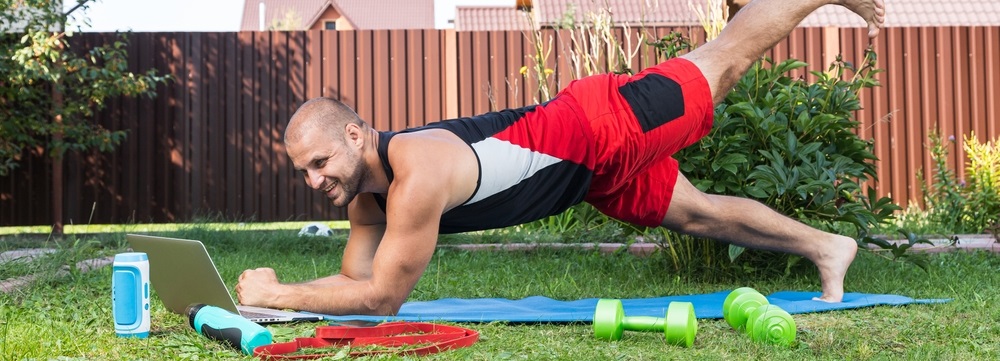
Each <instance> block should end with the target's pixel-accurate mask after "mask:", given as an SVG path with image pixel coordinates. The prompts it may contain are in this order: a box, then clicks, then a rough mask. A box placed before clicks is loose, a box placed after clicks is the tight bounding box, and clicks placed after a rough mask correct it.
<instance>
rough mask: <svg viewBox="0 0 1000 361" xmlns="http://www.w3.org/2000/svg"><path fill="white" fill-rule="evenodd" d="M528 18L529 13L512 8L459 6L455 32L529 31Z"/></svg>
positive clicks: (456, 12)
mask: <svg viewBox="0 0 1000 361" xmlns="http://www.w3.org/2000/svg"><path fill="white" fill-rule="evenodd" d="M529 16H531V13H528V12H524V11H520V10H517V9H515V8H514V7H513V6H459V7H458V8H457V9H456V11H455V30H457V31H501V30H504V31H506V30H531V29H532V27H531V21H530V20H529V18H528V17H529Z"/></svg>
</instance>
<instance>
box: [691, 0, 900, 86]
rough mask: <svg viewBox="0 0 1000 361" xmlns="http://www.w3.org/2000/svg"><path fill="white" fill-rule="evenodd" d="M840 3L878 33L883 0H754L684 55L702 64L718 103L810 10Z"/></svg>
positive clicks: (881, 20)
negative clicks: (711, 37)
mask: <svg viewBox="0 0 1000 361" xmlns="http://www.w3.org/2000/svg"><path fill="white" fill-rule="evenodd" d="M830 4H839V5H843V6H844V7H846V8H848V9H850V10H851V11H854V12H855V13H857V14H858V15H859V16H861V17H862V18H864V19H865V21H867V22H868V36H870V37H875V36H876V35H878V31H879V29H880V28H881V27H882V23H883V21H884V18H885V5H884V4H883V2H882V0H754V1H751V2H750V4H748V5H747V6H746V7H744V8H743V9H742V10H740V12H739V13H737V14H736V16H734V17H733V19H732V20H731V21H730V22H729V24H728V25H726V28H725V29H724V30H723V31H722V33H721V34H719V37H718V38H716V39H715V40H712V41H710V42H708V43H706V44H704V45H702V46H699V47H698V48H696V49H695V50H693V51H691V52H690V53H687V54H685V55H683V56H681V57H682V58H684V59H687V60H689V61H691V62H692V63H694V64H695V65H697V66H698V68H699V69H701V71H702V74H704V75H705V78H706V79H708V85H709V87H710V88H711V89H712V98H713V100H714V101H715V103H716V104H718V103H719V102H721V101H722V100H723V99H725V97H726V94H727V93H729V91H730V90H731V89H732V88H733V86H734V85H735V84H736V82H737V81H738V80H739V79H740V77H742V76H743V74H744V73H746V71H747V69H749V68H750V65H752V64H753V63H754V62H755V61H757V60H758V59H759V58H760V57H761V55H763V54H764V52H765V51H767V50H768V49H771V48H773V47H774V45H776V44H777V43H778V41H781V39H784V38H785V37H787V36H788V34H790V33H791V32H792V30H794V29H795V27H796V26H798V24H799V23H801V22H802V20H803V19H805V18H806V16H808V15H809V14H810V13H812V12H813V11H815V10H816V9H818V8H819V7H821V6H823V5H830Z"/></svg>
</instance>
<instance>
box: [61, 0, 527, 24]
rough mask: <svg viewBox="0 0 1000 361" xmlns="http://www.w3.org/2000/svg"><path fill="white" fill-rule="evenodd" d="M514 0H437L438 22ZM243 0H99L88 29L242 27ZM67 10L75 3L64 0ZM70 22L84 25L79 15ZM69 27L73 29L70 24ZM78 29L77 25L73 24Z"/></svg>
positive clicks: (90, 12)
mask: <svg viewBox="0 0 1000 361" xmlns="http://www.w3.org/2000/svg"><path fill="white" fill-rule="evenodd" d="M317 1H320V0H317ZM514 2H515V0H434V17H435V21H434V23H435V26H436V27H438V28H450V27H452V26H451V25H450V24H448V20H449V19H452V18H454V16H455V6H458V5H510V6H514ZM243 3H244V0H97V2H94V3H91V5H90V8H89V9H87V11H86V13H85V14H86V16H87V17H88V18H89V19H90V26H89V27H88V26H83V27H82V28H80V30H81V31H85V32H113V31H128V30H131V31H134V32H149V31H205V32H212V31H239V27H240V21H241V20H242V18H243ZM64 4H65V8H66V10H69V9H70V8H72V7H73V5H75V4H76V1H75V0H64ZM190 8H197V9H198V10H199V11H189V10H187V9H190ZM70 24H71V26H73V25H74V24H75V25H82V21H81V20H80V19H76V20H75V21H72V20H71V21H70ZM67 29H70V28H69V27H67ZM73 29H74V30H75V28H73Z"/></svg>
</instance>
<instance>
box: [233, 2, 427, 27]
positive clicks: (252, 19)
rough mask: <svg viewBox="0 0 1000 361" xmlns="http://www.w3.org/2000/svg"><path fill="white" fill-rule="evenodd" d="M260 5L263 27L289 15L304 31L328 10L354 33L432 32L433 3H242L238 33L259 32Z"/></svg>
mask: <svg viewBox="0 0 1000 361" xmlns="http://www.w3.org/2000/svg"><path fill="white" fill-rule="evenodd" d="M261 3H263V4H264V6H265V9H264V16H265V18H264V24H265V25H270V24H272V23H273V22H274V21H276V20H281V19H283V18H284V17H285V14H287V13H288V12H289V11H292V12H294V14H295V17H297V18H298V19H300V21H301V24H300V25H301V27H302V29H306V28H308V26H309V25H312V22H315V21H316V20H317V17H318V16H319V15H320V14H322V13H323V11H324V10H326V9H327V8H328V7H330V6H332V7H334V9H336V10H337V12H339V13H341V14H342V15H343V16H344V17H345V18H347V20H348V21H349V22H350V23H351V24H353V25H354V28H356V29H433V28H434V0H245V2H244V4H243V20H242V22H241V24H240V30H259V29H260V15H259V9H260V4H261ZM265 28H266V26H265Z"/></svg>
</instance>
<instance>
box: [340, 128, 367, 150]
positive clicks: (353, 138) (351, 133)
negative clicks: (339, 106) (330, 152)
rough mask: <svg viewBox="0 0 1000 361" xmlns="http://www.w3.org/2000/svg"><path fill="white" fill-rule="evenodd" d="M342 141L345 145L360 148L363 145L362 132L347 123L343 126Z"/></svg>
mask: <svg viewBox="0 0 1000 361" xmlns="http://www.w3.org/2000/svg"><path fill="white" fill-rule="evenodd" d="M344 138H345V139H344V140H345V141H347V144H350V145H353V146H355V147H358V148H360V147H361V146H363V145H364V144H365V137H364V132H362V130H361V127H359V126H358V125H357V124H354V123H347V125H345V126H344Z"/></svg>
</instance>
